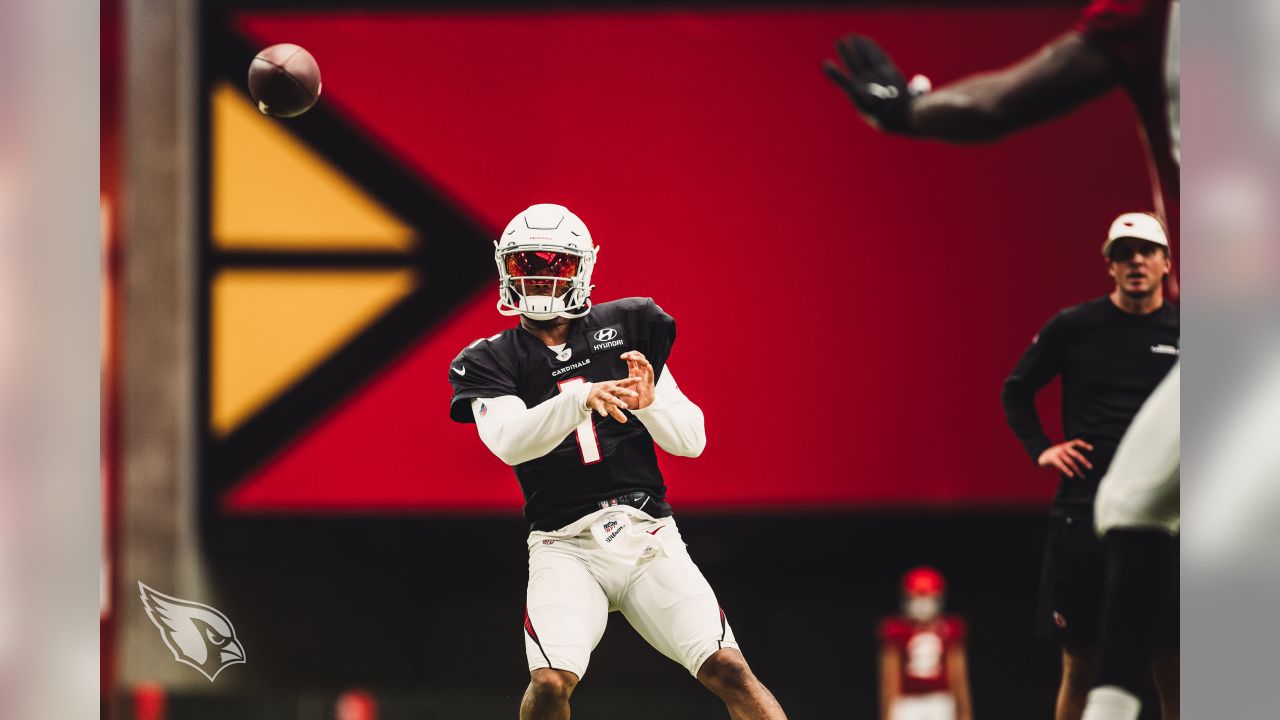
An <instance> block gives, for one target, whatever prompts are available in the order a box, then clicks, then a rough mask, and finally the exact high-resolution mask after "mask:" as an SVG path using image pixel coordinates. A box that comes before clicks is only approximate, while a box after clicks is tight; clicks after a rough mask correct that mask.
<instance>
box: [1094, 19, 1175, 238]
mask: <svg viewBox="0 0 1280 720" xmlns="http://www.w3.org/2000/svg"><path fill="white" fill-rule="evenodd" d="M1075 29H1076V31H1078V32H1080V33H1081V34H1082V35H1084V37H1085V38H1086V39H1087V40H1088V41H1089V42H1091V43H1093V44H1095V45H1097V46H1098V47H1100V48H1102V49H1103V50H1105V51H1106V52H1107V53H1109V54H1110V55H1111V56H1112V57H1113V58H1114V59H1115V60H1116V62H1118V63H1119V64H1120V68H1121V72H1122V73H1123V79H1122V81H1123V83H1124V87H1125V89H1126V90H1127V91H1128V93H1129V97H1130V98H1131V99H1132V100H1133V104H1134V106H1135V107H1136V108H1137V111H1138V118H1139V120H1140V121H1141V125H1142V131H1143V139H1144V140H1145V141H1146V145H1147V159H1148V161H1149V163H1150V166H1151V174H1152V184H1153V186H1154V187H1153V190H1154V195H1155V208H1156V212H1157V214H1159V216H1160V217H1161V218H1162V219H1164V221H1165V225H1166V226H1167V227H1168V228H1169V240H1170V242H1171V244H1172V247H1173V249H1174V250H1175V251H1176V250H1177V249H1178V245H1177V243H1178V240H1179V227H1180V225H1181V222H1180V216H1181V213H1180V211H1179V202H1178V198H1179V195H1180V193H1181V189H1180V183H1179V180H1178V165H1179V154H1180V150H1179V142H1180V141H1179V124H1180V120H1179V115H1180V111H1179V103H1178V93H1179V80H1178V77H1179V71H1178V68H1179V64H1178V63H1179V59H1178V2H1177V0H1093V2H1092V3H1090V5H1089V7H1088V8H1087V9H1086V10H1085V11H1084V15H1083V16H1081V18H1080V21H1079V22H1078V23H1077V24H1076V27H1075ZM1175 254H1176V252H1175Z"/></svg>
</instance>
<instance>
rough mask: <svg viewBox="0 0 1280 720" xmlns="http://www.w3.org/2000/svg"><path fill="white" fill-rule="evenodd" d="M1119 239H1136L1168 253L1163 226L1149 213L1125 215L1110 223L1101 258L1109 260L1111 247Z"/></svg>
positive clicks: (1166, 238)
mask: <svg viewBox="0 0 1280 720" xmlns="http://www.w3.org/2000/svg"><path fill="white" fill-rule="evenodd" d="M1121 238H1137V239H1139V240H1146V241H1147V242H1153V243H1155V244H1157V245H1159V246H1161V247H1163V248H1164V249H1165V252H1168V251H1169V238H1168V237H1167V236H1166V235H1165V232H1164V224H1162V223H1161V222H1160V219H1159V218H1157V217H1156V216H1155V215H1152V214H1151V213H1144V212H1131V213H1125V214H1123V215H1121V216H1120V217H1118V218H1116V219H1115V221H1114V222H1112V223H1111V230H1110V231H1108V232H1107V241H1106V242H1104V243H1102V256H1103V257H1105V258H1110V257H1111V255H1110V254H1109V253H1110V252H1111V246H1112V244H1114V243H1115V241H1117V240H1120V239H1121Z"/></svg>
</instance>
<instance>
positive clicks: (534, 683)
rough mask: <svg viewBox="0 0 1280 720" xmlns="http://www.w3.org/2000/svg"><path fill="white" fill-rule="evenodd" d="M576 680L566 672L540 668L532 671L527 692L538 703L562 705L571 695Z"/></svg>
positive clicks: (575, 685)
mask: <svg viewBox="0 0 1280 720" xmlns="http://www.w3.org/2000/svg"><path fill="white" fill-rule="evenodd" d="M577 685H578V678H577V676H576V675H574V674H573V673H571V672H569V671H567V670H553V669H551V668H541V669H539V670H534V671H533V673H532V679H531V682H530V684H529V691H530V693H531V694H532V695H533V696H534V698H535V699H536V700H537V701H538V702H547V703H553V704H555V703H562V702H564V701H566V700H568V699H569V696H570V695H572V694H573V689H574V688H575V687H577Z"/></svg>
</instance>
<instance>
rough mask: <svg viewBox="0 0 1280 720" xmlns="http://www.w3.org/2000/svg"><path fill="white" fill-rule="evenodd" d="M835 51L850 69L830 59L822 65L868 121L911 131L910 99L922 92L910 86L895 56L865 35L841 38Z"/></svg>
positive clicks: (900, 131) (901, 131) (901, 130)
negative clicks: (891, 55) (911, 89)
mask: <svg viewBox="0 0 1280 720" xmlns="http://www.w3.org/2000/svg"><path fill="white" fill-rule="evenodd" d="M836 52H837V53H839V54H840V59H841V60H843V61H844V64H845V66H846V67H847V68H848V71H847V72H846V70H845V69H844V68H841V67H840V66H839V65H837V64H836V63H833V62H831V61H830V60H826V61H824V62H823V63H822V69H823V70H826V72H827V75H828V76H830V77H831V79H832V80H833V81H835V83H836V84H837V85H839V86H840V89H841V90H844V92H845V94H846V95H848V96H849V99H850V100H852V101H853V104H854V105H856V106H857V107H858V111H859V112H861V113H862V115H863V117H865V118H866V119H867V122H869V123H871V124H872V125H875V126H876V127H878V128H880V129H881V130H885V131H888V132H896V133H906V132H910V130H911V103H912V102H914V100H915V97H916V95H918V94H919V93H913V92H911V91H909V90H908V88H907V83H906V81H904V80H903V78H902V73H901V72H899V71H898V66H897V65H894V64H893V60H890V59H889V56H888V55H885V53H884V51H883V50H881V49H880V46H879V45H877V44H876V43H875V41H874V40H872V39H871V38H869V37H865V36H863V35H848V36H845V37H843V38H840V39H839V40H837V41H836Z"/></svg>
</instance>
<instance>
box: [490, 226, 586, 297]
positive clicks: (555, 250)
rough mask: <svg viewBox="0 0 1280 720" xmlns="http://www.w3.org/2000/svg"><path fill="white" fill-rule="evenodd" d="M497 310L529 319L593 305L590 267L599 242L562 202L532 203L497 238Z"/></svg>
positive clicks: (495, 259)
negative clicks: (596, 244) (593, 238)
mask: <svg viewBox="0 0 1280 720" xmlns="http://www.w3.org/2000/svg"><path fill="white" fill-rule="evenodd" d="M493 245H494V254H493V257H494V261H495V262H497V264H498V277H499V278H500V279H501V282H500V283H499V285H498V312H500V313H502V314H503V315H524V316H525V317H527V318H529V319H530V320H550V319H551V318H554V317H567V318H576V317H582V316H583V315H586V314H587V313H588V312H590V311H591V289H592V287H594V286H593V285H592V284H591V270H592V268H594V267H595V264H596V254H597V253H598V252H599V251H600V249H599V248H597V247H596V246H595V244H594V243H592V242H591V233H589V232H587V226H586V225H584V224H583V223H582V220H580V219H578V216H577V215H574V214H573V213H571V212H569V209H568V208H566V207H564V206H563V205H551V204H540V205H531V206H529V208H528V209H527V210H525V211H524V212H522V213H520V214H519V215H516V216H515V217H514V218H512V219H511V222H509V223H507V229H506V230H503V231H502V237H500V238H498V239H497V240H495V241H494V243H493Z"/></svg>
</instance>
